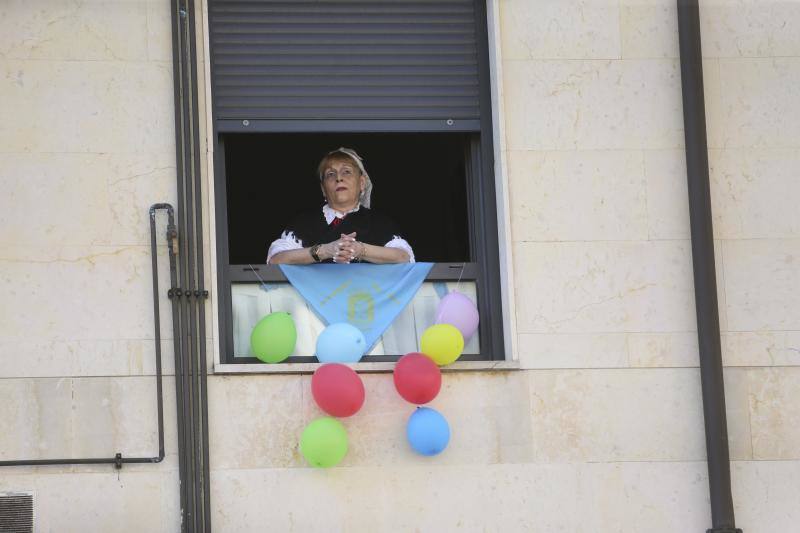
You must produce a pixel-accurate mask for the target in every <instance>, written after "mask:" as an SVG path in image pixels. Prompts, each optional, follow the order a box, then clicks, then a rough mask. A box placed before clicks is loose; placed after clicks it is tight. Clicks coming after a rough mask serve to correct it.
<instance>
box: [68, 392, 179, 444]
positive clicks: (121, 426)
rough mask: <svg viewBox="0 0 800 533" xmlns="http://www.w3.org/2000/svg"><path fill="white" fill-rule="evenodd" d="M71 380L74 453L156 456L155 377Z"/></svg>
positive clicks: (173, 422)
mask: <svg viewBox="0 0 800 533" xmlns="http://www.w3.org/2000/svg"><path fill="white" fill-rule="evenodd" d="M72 383H73V385H72V404H73V412H72V416H73V420H74V422H73V442H74V444H73V450H74V454H75V455H76V456H78V457H113V456H114V454H115V453H122V455H123V456H125V457H152V456H155V455H158V424H157V410H156V382H155V379H154V378H151V377H122V378H75V379H73V380H72ZM170 400H172V398H170ZM170 403H172V402H170ZM174 424H175V421H174V419H173V420H172V424H170V426H173V425H174Z"/></svg>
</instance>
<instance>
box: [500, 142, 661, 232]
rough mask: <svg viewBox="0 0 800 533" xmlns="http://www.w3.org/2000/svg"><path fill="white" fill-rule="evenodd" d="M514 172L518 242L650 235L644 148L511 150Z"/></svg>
mask: <svg viewBox="0 0 800 533" xmlns="http://www.w3.org/2000/svg"><path fill="white" fill-rule="evenodd" d="M508 173H509V182H510V189H511V195H510V198H511V224H512V232H513V238H514V239H515V240H518V241H554V240H637V239H645V238H646V236H647V201H646V197H645V184H644V177H643V175H642V174H643V170H642V154H641V152H625V151H597V152H595V151H567V152H509V154H508Z"/></svg>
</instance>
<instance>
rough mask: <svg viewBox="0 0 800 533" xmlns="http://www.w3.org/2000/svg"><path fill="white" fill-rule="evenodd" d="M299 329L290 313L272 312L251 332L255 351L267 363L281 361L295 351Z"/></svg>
mask: <svg viewBox="0 0 800 533" xmlns="http://www.w3.org/2000/svg"><path fill="white" fill-rule="evenodd" d="M296 341H297V329H296V328H295V327H294V320H292V316H291V315H290V314H289V313H284V312H278V313H270V314H268V315H267V316H265V317H264V318H262V319H261V320H259V322H258V324H256V327H254V328H253V332H252V333H251V334H250V346H251V347H252V349H253V353H254V354H256V357H258V358H259V359H260V360H262V361H264V362H265V363H280V362H281V361H283V360H284V359H286V358H287V357H289V356H290V355H292V352H293V351H294V345H295V342H296Z"/></svg>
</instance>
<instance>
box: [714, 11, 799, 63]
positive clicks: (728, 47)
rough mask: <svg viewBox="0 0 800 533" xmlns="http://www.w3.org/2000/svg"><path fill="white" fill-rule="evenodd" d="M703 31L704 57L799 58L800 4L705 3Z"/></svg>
mask: <svg viewBox="0 0 800 533" xmlns="http://www.w3.org/2000/svg"><path fill="white" fill-rule="evenodd" d="M700 31H701V33H702V35H703V55H704V56H711V57H772V56H797V55H798V50H800V4H798V3H797V2H796V1H794V0H778V1H770V2H764V1H760V0H715V1H712V2H704V3H703V4H702V6H701V8H700Z"/></svg>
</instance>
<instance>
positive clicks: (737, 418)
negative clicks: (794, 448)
mask: <svg viewBox="0 0 800 533" xmlns="http://www.w3.org/2000/svg"><path fill="white" fill-rule="evenodd" d="M748 373H749V371H748V370H746V369H744V368H723V379H724V383H725V412H726V420H727V423H728V448H729V450H730V456H731V460H735V461H739V460H747V459H753V436H752V432H751V430H750V385H749V376H748Z"/></svg>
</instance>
